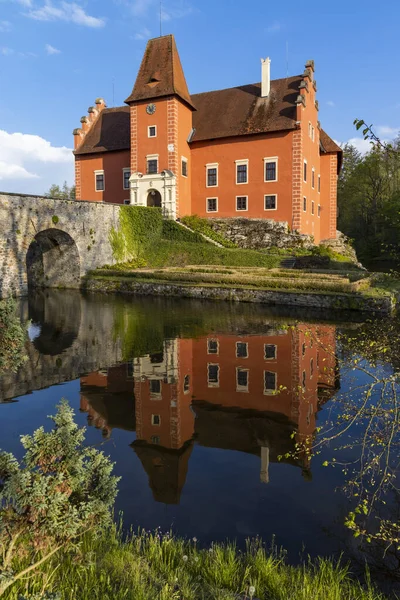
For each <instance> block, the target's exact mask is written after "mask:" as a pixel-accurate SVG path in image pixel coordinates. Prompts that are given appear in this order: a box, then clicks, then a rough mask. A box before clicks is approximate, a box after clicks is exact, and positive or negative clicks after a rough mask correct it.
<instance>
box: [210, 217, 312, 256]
mask: <svg viewBox="0 0 400 600" xmlns="http://www.w3.org/2000/svg"><path fill="white" fill-rule="evenodd" d="M208 223H209V225H210V227H212V228H213V229H214V231H217V232H218V233H221V234H222V235H223V236H225V237H226V238H227V239H228V240H230V241H232V242H234V243H235V244H237V246H239V248H253V249H262V248H271V247H273V246H275V247H278V248H288V249H290V248H312V247H313V246H314V240H313V237H312V236H309V235H302V234H300V233H295V232H293V233H292V232H291V231H290V230H289V225H288V223H287V222H286V221H273V220H271V219H246V218H244V217H235V218H227V219H215V218H212V219H208Z"/></svg>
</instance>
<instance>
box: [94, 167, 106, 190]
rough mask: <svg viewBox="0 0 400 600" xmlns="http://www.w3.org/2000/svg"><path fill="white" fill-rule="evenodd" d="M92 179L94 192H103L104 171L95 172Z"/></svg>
mask: <svg viewBox="0 0 400 600" xmlns="http://www.w3.org/2000/svg"><path fill="white" fill-rule="evenodd" d="M94 178H95V189H96V192H104V190H105V181H104V171H95V172H94Z"/></svg>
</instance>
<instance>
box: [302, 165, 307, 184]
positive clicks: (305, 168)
mask: <svg viewBox="0 0 400 600" xmlns="http://www.w3.org/2000/svg"><path fill="white" fill-rule="evenodd" d="M303 179H304V181H307V161H306V160H305V161H304V165H303Z"/></svg>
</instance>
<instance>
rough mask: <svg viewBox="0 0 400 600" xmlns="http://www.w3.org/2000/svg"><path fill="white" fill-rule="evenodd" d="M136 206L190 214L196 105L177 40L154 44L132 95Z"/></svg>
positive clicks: (168, 215) (173, 215)
mask: <svg viewBox="0 0 400 600" xmlns="http://www.w3.org/2000/svg"><path fill="white" fill-rule="evenodd" d="M125 102H126V104H128V105H129V107H130V135H131V177H130V189H131V195H130V200H131V204H133V205H136V206H159V207H161V208H162V211H163V216H164V217H166V218H171V219H176V218H177V217H180V216H183V215H186V214H190V212H191V181H190V177H191V160H190V147H189V143H188V141H189V140H190V136H191V135H192V112H193V111H194V110H195V107H194V105H193V103H192V100H191V97H190V94H189V90H188V87H187V84H186V80H185V76H184V73H183V69H182V65H181V61H180V58H179V54H178V51H177V48H176V44H175V39H174V36H173V35H167V36H163V37H159V38H155V39H152V40H149V42H148V43H147V47H146V50H145V53H144V56H143V59H142V63H141V66H140V69H139V73H138V76H137V78H136V82H135V85H134V87H133V90H132V93H131V95H130V96H129V97H128V98H127V99H126V100H125Z"/></svg>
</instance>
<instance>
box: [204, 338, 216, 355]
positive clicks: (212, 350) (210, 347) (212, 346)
mask: <svg viewBox="0 0 400 600" xmlns="http://www.w3.org/2000/svg"><path fill="white" fill-rule="evenodd" d="M207 354H219V341H218V340H216V339H214V338H211V339H208V340H207Z"/></svg>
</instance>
